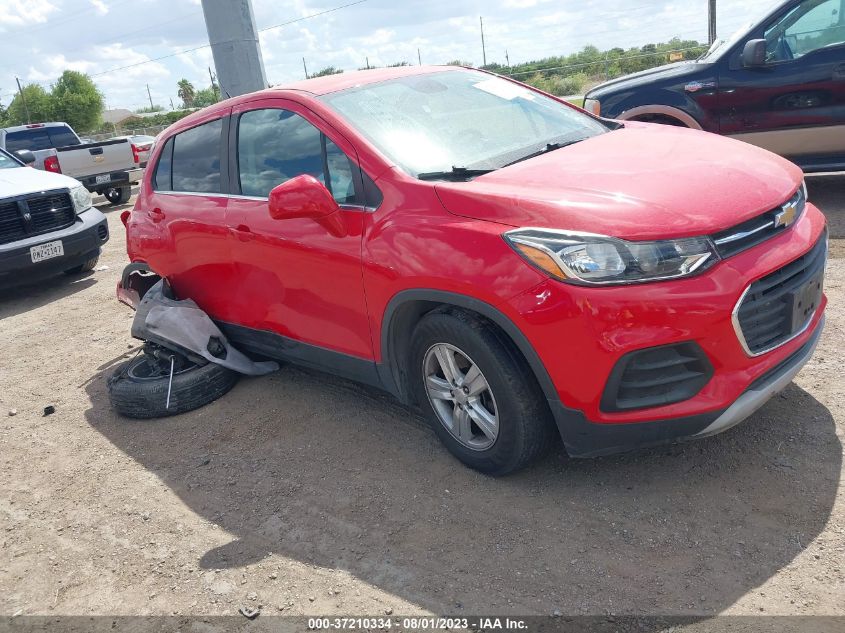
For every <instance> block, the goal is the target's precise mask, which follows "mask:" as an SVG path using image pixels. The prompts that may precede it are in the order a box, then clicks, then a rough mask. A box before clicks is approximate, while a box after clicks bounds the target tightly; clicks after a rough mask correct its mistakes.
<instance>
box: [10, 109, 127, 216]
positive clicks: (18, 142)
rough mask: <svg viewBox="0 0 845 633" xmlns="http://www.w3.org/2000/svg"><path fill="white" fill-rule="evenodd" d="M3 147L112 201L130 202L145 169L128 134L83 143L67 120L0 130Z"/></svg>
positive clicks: (118, 202) (115, 202) (38, 166)
mask: <svg viewBox="0 0 845 633" xmlns="http://www.w3.org/2000/svg"><path fill="white" fill-rule="evenodd" d="M0 149H5V150H6V151H7V152H9V153H10V154H14V155H16V156H17V157H18V158H20V159H21V160H23V161H24V162H25V163H31V164H32V166H33V167H35V168H37V169H43V170H44V171H51V172H53V173H57V174H65V175H67V176H71V177H72V178H76V179H77V180H78V181H79V182H81V183H82V184H83V185H85V187H86V189H88V191H90V192H92V193H99V194H102V195H104V196H105V197H106V199H107V200H108V201H109V202H111V203H112V204H123V203H125V202H127V201H128V200H129V197H130V195H131V190H132V185H133V184H135V183H137V182H139V181H140V180H141V176H142V175H143V172H144V170H143V168H142V166H141V164H140V159H139V155H138V152H137V151H135V148H134V147H133V145H132V143H131V142H130V141H129V140H127V138H126V137H123V138H120V139H111V140H108V141H100V142H98V143H83V142H82V141H81V140H80V139H79V137H78V136H77V135H76V132H74V131H73V129H72V128H71V127H70V126H69V125H68V124H67V123H60V122H54V123H32V124H29V125H19V126H16V127H8V128H5V129H0ZM30 152H31V154H32V156H30V154H29V153H30ZM33 158H34V160H33Z"/></svg>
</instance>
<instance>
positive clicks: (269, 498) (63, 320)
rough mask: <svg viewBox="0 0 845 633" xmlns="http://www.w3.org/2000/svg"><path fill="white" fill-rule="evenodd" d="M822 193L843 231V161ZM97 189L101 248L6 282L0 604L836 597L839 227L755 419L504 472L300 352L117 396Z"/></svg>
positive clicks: (755, 605)
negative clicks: (172, 390) (796, 341)
mask: <svg viewBox="0 0 845 633" xmlns="http://www.w3.org/2000/svg"><path fill="white" fill-rule="evenodd" d="M810 190H811V198H813V199H816V201H817V202H818V203H819V205H820V206H821V207H822V208H823V209H824V210H825V211H826V213H828V215H829V216H830V218H831V224H832V226H833V227H834V230H835V234H837V235H839V236H841V237H845V235H844V234H843V233H845V223H843V222H842V219H843V218H845V206H843V203H842V201H843V198H845V178H843V177H841V176H834V177H817V178H813V179H811V180H810ZM837 205H839V206H837ZM103 210H104V211H106V212H107V213H108V216H109V223H110V226H111V229H112V236H113V237H112V241H111V242H110V243H109V244H108V246H107V249H106V252H105V253H104V256H103V258H102V259H101V262H100V263H101V265H103V266H107V268H105V269H102V270H98V271H96V272H94V273H93V274H90V275H88V276H81V277H76V278H68V277H61V278H57V279H54V280H51V281H49V282H46V283H43V284H41V285H38V286H29V287H24V288H18V289H15V290H12V291H7V292H4V293H2V294H0V319H2V321H0V323H2V327H0V416H2V417H0V614H4V615H12V614H47V615H49V614H78V615H88V614H163V615H169V614H236V613H237V612H238V609H239V607H241V606H249V607H257V606H258V605H261V608H262V613H264V614H271V613H272V614H383V613H388V612H392V613H397V614H399V613H402V614H410V613H425V612H433V613H452V614H478V613H491V612H492V613H499V614H508V613H511V614H550V613H553V612H554V611H556V610H557V611H560V612H562V613H565V614H582V613H583V614H606V613H614V614H625V613H644V612H645V613H659V614H694V615H709V614H717V613H729V614H768V615H772V614H795V615H803V614H831V615H845V601H843V600H842V597H843V596H844V595H845V545H844V544H845V499H843V487H842V482H841V479H842V440H843V430H845V399H843V392H844V391H845V390H843V380H842V378H841V374H840V373H839V371H840V369H841V358H840V354H841V350H842V347H841V341H842V337H843V336H845V312H843V306H845V259H844V258H845V242H842V241H838V240H834V241H833V242H832V253H831V260H830V262H829V267H828V277H827V281H826V287H827V292H828V296H829V298H830V306H829V309H828V324H827V330H826V332H825V335H824V337H823V339H822V342H821V346H820V348H819V350H818V352H817V354H816V355H815V357H814V359H813V360H812V361H811V362H810V363H809V364H808V365H807V367H806V368H805V369H804V370H803V371H802V372H801V374H800V375H799V376H798V377H797V379H796V381H795V383H794V384H793V385H791V386H790V387H788V388H787V390H786V391H785V392H783V393H782V394H781V395H780V396H779V397H776V398H774V399H773V400H772V401H771V402H770V403H769V404H767V405H766V406H765V407H764V408H763V409H762V410H761V411H759V412H758V413H757V414H755V415H754V416H753V417H752V418H751V419H749V420H748V421H746V422H745V423H744V424H742V425H740V426H739V427H736V428H734V429H732V430H731V431H729V432H727V433H724V434H723V435H720V436H718V437H714V438H709V439H706V440H701V441H698V442H695V443H690V444H686V445H680V446H674V447H669V448H662V449H656V450H648V451H640V452H637V453H633V454H628V455H624V456H619V457H609V458H602V459H595V460H589V461H576V460H567V459H566V457H565V456H564V455H563V454H562V452H561V450H560V449H558V450H557V451H555V452H554V453H553V454H552V455H550V456H549V457H548V458H547V459H545V460H544V461H543V462H541V463H540V464H538V465H537V466H536V467H533V468H531V469H529V470H527V471H525V472H522V473H520V474H518V475H516V476H512V477H509V478H505V479H499V480H496V479H490V478H487V477H484V476H482V475H479V474H477V473H475V472H473V471H471V470H468V469H466V468H464V467H463V466H461V465H460V464H459V463H458V462H456V461H455V460H454V459H452V458H451V457H450V456H449V455H448V454H447V453H446V451H445V449H443V448H442V447H441V446H440V444H439V443H438V441H437V440H436V438H435V436H434V434H433V433H432V432H431V431H430V430H429V429H428V428H426V426H425V424H424V423H423V422H422V421H421V420H420V419H419V418H417V417H416V416H414V415H412V414H411V413H409V412H408V411H406V410H405V409H404V408H402V407H401V406H399V405H398V404H397V403H395V402H394V401H393V400H391V399H390V398H389V397H387V396H385V395H382V394H380V393H378V392H375V391H370V390H368V389H365V388H362V387H360V386H357V385H355V384H353V383H349V382H345V381H343V380H339V379H336V378H332V377H329V376H326V375H322V374H317V373H312V372H308V371H304V370H300V369H296V368H293V367H283V368H282V369H281V370H280V371H279V372H278V373H276V374H274V375H271V376H268V377H264V378H256V379H244V380H242V381H241V382H240V383H239V384H238V385H237V386H236V387H235V389H234V390H233V391H232V392H231V393H230V394H228V395H227V396H225V397H224V398H222V399H221V400H219V401H217V402H216V403H213V404H212V405H210V406H208V407H205V408H203V409H200V410H198V411H194V412H192V413H189V414H185V415H182V416H179V417H175V418H170V419H165V420H158V421H147V422H133V421H129V420H125V419H120V418H118V417H117V416H116V415H115V414H114V413H112V411H111V410H110V408H109V405H108V401H107V397H106V389H105V382H106V378H107V376H108V375H109V374H110V372H111V371H112V368H113V366H114V365H115V364H116V363H119V362H121V361H122V360H124V359H125V358H126V357H127V356H129V355H131V354H134V353H135V349H136V348H137V347H138V343H137V341H133V340H132V339H130V337H129V325H130V322H131V319H132V313H131V311H130V310H129V309H127V308H125V307H124V306H122V305H120V304H119V303H118V302H117V301H116V300H115V299H114V288H115V284H116V282H117V280H118V277H119V274H120V271H121V269H122V266H123V265H124V263H125V258H126V257H125V251H124V243H123V228H122V226H121V225H120V220H119V217H118V216H119V210H118V209H112V208H108V207H105V208H103ZM836 227H841V228H842V230H839V229H836ZM47 405H53V406H55V409H56V410H55V413H54V414H52V415H49V416H44V415H43V410H44V407H45V406H47ZM13 409H14V410H16V415H14V416H11V415H7V414H8V413H10V412H11V410H13Z"/></svg>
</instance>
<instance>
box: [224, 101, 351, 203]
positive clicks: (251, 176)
mask: <svg viewBox="0 0 845 633" xmlns="http://www.w3.org/2000/svg"><path fill="white" fill-rule="evenodd" d="M358 173H359V172H358V171H357V170H356V169H355V167H354V165H353V163H352V161H351V160H350V159H349V157H348V156H347V155H346V154H344V153H343V150H341V149H340V148H339V147H338V146H337V145H335V144H334V143H333V142H332V141H331V140H330V139H329V138H327V137H326V136H325V135H324V134H322V133H321V132H320V130H318V129H317V128H316V127H314V126H313V125H311V124H310V123H309V122H308V121H306V120H305V119H304V118H302V117H301V116H299V115H298V114H296V113H294V112H290V111H289V110H283V109H275V108H269V109H262V110H250V111H248V112H244V113H243V114H242V115H241V117H240V121H239V123H238V175H239V178H240V185H241V193H242V194H243V195H246V196H256V197H261V198H266V197H267V196H268V195H269V194H270V190H271V189H273V187H275V186H276V185H280V184H282V183H283V182H285V181H287V180H290V179H291V178H293V177H294V176H299V175H301V174H309V175H311V176H314V178H316V179H317V180H319V181H321V182H322V183H323V184H325V185H326V187H327V188H328V190H329V191H330V192H331V194H332V196H333V197H334V199H335V200H336V201H337V202H338V204H355V203H357V202H358V195H357V192H356V187H355V179H356V175H357V174H358ZM358 180H359V182H360V177H359V178H358ZM359 188H360V187H359Z"/></svg>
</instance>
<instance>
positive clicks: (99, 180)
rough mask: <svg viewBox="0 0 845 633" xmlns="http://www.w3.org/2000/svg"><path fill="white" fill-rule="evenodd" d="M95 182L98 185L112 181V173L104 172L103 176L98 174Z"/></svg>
mask: <svg viewBox="0 0 845 633" xmlns="http://www.w3.org/2000/svg"><path fill="white" fill-rule="evenodd" d="M94 182H95V183H97V184H98V185H102V184H103V183H104V182H111V174H103V175H101V176H97V177H96V178H94Z"/></svg>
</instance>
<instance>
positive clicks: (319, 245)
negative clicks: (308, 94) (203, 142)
mask: <svg viewBox="0 0 845 633" xmlns="http://www.w3.org/2000/svg"><path fill="white" fill-rule="evenodd" d="M232 126H234V129H233V130H232V134H231V135H230V147H231V150H230V151H231V152H232V155H233V156H234V157H235V159H234V160H233V172H234V173H233V176H232V187H233V189H232V190H233V192H235V194H234V195H232V197H231V198H230V200H229V208H228V212H227V216H228V218H229V228H230V231H231V232H232V236H233V239H232V240H231V243H232V245H233V249H234V259H235V262H236V265H237V268H238V275H239V288H240V292H239V294H238V298H237V300H238V302H239V304H240V310H239V311H240V313H241V315H242V316H241V318H240V320H239V325H242V326H246V327H248V328H252V329H253V330H265V331H270V332H273V333H275V334H277V335H280V337H283V338H276V344H278V345H282V346H283V347H284V348H285V351H286V352H287V353H288V354H289V355H290V356H294V357H296V358H297V359H298V360H301V361H304V362H306V363H308V361H309V360H315V359H316V362H313V363H312V364H314V365H320V364H321V360H326V359H327V356H328V357H329V359H330V358H331V355H332V354H333V353H338V354H340V355H341V356H343V355H346V356H352V357H355V358H357V359H363V360H367V361H369V362H370V363H372V358H373V351H372V342H371V338H370V330H369V325H368V320H367V311H366V304H365V301H364V286H363V280H362V271H361V238H362V227H363V221H364V214H365V213H366V209H365V208H364V206H363V205H362V204H361V195H362V193H361V187H360V181H361V179H360V171H359V170H358V167H357V159H356V154H355V151H354V148H353V147H352V146H351V145H350V144H349V143H348V142H347V141H346V139H345V138H344V137H342V136H340V135H339V134H338V133H337V132H335V131H334V130H333V129H332V128H330V127H329V126H328V125H327V124H326V123H325V122H323V121H322V119H320V118H319V117H317V116H316V115H314V114H313V113H312V112H311V111H310V110H308V109H307V108H304V107H302V106H300V105H299V104H296V103H294V102H291V101H287V100H281V99H267V100H264V101H260V102H251V103H248V104H245V105H243V106H241V108H240V109H238V108H236V109H235V112H234V113H233V116H232ZM301 174H310V175H312V176H314V177H315V178H317V179H318V180H319V181H321V182H323V183H324V184H325V185H326V187H327V188H329V190H330V191H331V192H332V195H333V197H334V198H335V200H336V201H337V202H338V203H339V205H340V211H338V212H337V214H338V215H339V217H337V218H335V219H336V220H339V222H317V221H315V220H313V219H308V218H293V219H284V220H274V219H273V218H272V217H270V213H269V208H268V204H267V198H268V195H269V192H270V190H271V189H273V188H274V187H275V186H277V185H279V184H281V183H283V182H285V181H286V180H289V179H290V178H293V177H294V176H299V175H301ZM271 343H272V341H271ZM301 344H304V345H301ZM355 358H353V359H351V360H352V364H354V360H355ZM324 364H331V360H328V362H327V363H324ZM341 364H342V362H341Z"/></svg>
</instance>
